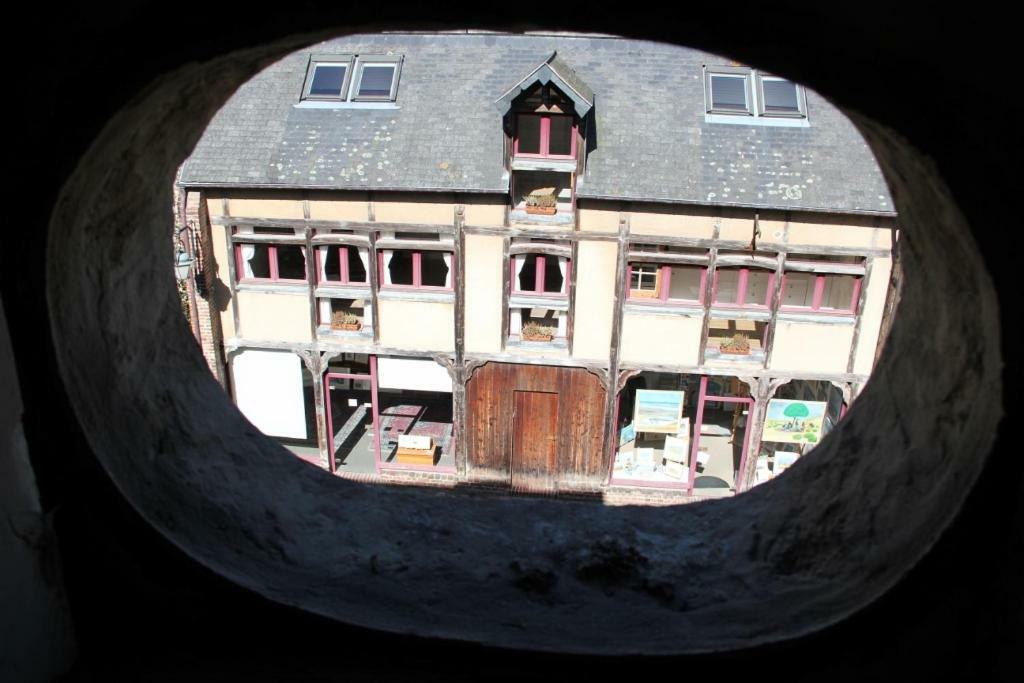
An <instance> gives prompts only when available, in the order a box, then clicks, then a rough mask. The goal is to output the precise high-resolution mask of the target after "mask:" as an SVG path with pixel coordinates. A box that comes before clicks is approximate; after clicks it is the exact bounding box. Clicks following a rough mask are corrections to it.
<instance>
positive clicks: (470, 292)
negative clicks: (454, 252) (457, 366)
mask: <svg viewBox="0 0 1024 683" xmlns="http://www.w3.org/2000/svg"><path fill="white" fill-rule="evenodd" d="M501 254H502V238H500V237H493V236H490V235H466V269H465V273H464V276H465V284H466V294H465V299H464V301H465V306H466V310H465V316H464V320H465V325H466V329H465V333H464V334H465V337H464V339H465V342H466V351H467V352H468V353H498V352H499V351H501V335H502V334H504V330H502V329H501V318H502V311H501V300H502V292H501V289H502V286H503V285H502V283H503V275H504V270H503V266H502V261H501Z"/></svg>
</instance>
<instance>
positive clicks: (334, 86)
mask: <svg viewBox="0 0 1024 683" xmlns="http://www.w3.org/2000/svg"><path fill="white" fill-rule="evenodd" d="M347 71H348V65H347V64H317V65H316V66H315V67H314V68H313V82H312V83H311V84H310V86H309V94H310V95H315V96H318V97H339V98H340V97H341V96H342V87H343V86H344V85H345V73H346V72H347Z"/></svg>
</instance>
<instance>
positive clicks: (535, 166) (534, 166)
mask: <svg viewBox="0 0 1024 683" xmlns="http://www.w3.org/2000/svg"><path fill="white" fill-rule="evenodd" d="M512 170H513V171H556V172H560V173H572V172H574V171H575V170H576V160H575V159H545V158H544V157H513V158H512Z"/></svg>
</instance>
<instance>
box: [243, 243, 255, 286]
mask: <svg viewBox="0 0 1024 683" xmlns="http://www.w3.org/2000/svg"><path fill="white" fill-rule="evenodd" d="M240 246H241V251H242V269H243V270H244V271H245V277H247V278H250V277H253V274H252V264H251V263H250V262H249V261H250V260H251V259H252V257H253V256H255V255H256V245H255V244H242V245H240Z"/></svg>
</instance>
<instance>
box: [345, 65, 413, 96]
mask: <svg viewBox="0 0 1024 683" xmlns="http://www.w3.org/2000/svg"><path fill="white" fill-rule="evenodd" d="M401 66H402V58H401V57H377V56H370V55H368V56H365V57H359V61H358V63H357V65H356V68H357V75H356V86H355V93H354V94H353V96H352V99H353V100H378V101H379V100H383V101H387V102H392V101H394V99H395V95H396V93H397V91H398V72H399V70H400V69H401Z"/></svg>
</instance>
